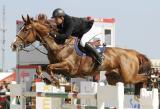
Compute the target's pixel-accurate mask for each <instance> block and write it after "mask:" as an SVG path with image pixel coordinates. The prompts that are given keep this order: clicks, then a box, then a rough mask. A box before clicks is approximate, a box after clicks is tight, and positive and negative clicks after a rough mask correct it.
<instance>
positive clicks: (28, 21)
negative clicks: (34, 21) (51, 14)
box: [27, 14, 31, 23]
mask: <svg viewBox="0 0 160 109" xmlns="http://www.w3.org/2000/svg"><path fill="white" fill-rule="evenodd" d="M27 23H31V19H30V17H29V15H28V14H27Z"/></svg>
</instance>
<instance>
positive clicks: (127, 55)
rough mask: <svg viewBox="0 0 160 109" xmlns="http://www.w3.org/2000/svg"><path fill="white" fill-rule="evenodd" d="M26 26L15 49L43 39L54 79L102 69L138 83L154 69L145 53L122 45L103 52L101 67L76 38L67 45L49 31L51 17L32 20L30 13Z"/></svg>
mask: <svg viewBox="0 0 160 109" xmlns="http://www.w3.org/2000/svg"><path fill="white" fill-rule="evenodd" d="M22 19H23V21H24V25H23V27H22V28H21V30H20V31H19V32H18V34H17V37H16V40H15V41H14V42H13V43H12V45H11V47H12V50H13V51H15V50H16V49H17V48H18V47H19V46H20V45H24V46H28V45H30V44H32V43H33V42H35V41H39V42H40V43H42V44H43V46H44V47H45V48H46V49H47V50H48V59H49V61H50V65H48V69H49V71H52V72H48V73H49V74H50V75H51V78H52V79H53V80H54V81H56V83H58V80H57V79H56V78H54V74H55V73H57V72H63V73H65V74H66V75H69V76H75V77H84V76H87V75H89V76H93V75H96V74H98V73H99V71H107V72H112V70H116V71H117V73H118V74H119V75H120V77H121V81H122V82H123V83H125V84H138V83H142V82H146V81H147V79H148V78H149V74H150V70H151V62H150V60H149V59H148V58H147V57H146V56H145V55H143V54H141V53H139V52H137V51H135V50H131V49H123V48H118V47H108V48H106V49H105V50H104V52H103V57H104V59H103V62H102V64H101V65H100V66H98V67H97V66H96V65H95V61H94V60H93V59H92V58H91V57H89V56H79V55H78V54H77V53H76V51H75V49H74V43H75V39H74V38H73V37H70V38H69V39H68V40H66V42H65V43H64V44H58V43H56V41H55V40H54V38H53V37H51V36H50V35H49V34H48V33H49V32H50V25H49V23H48V22H47V19H43V20H42V19H41V20H32V19H31V18H30V17H29V16H28V15H27V18H26V19H24V17H23V16H22Z"/></svg>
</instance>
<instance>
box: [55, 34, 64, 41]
mask: <svg viewBox="0 0 160 109" xmlns="http://www.w3.org/2000/svg"><path fill="white" fill-rule="evenodd" d="M54 37H55V39H56V40H57V41H58V42H61V43H64V42H65V40H66V36H65V34H55V36H54Z"/></svg>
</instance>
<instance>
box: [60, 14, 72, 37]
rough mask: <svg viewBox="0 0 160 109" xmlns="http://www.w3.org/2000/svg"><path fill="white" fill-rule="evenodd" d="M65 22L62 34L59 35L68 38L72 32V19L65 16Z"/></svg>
mask: <svg viewBox="0 0 160 109" xmlns="http://www.w3.org/2000/svg"><path fill="white" fill-rule="evenodd" d="M65 20H66V22H65V24H64V26H65V31H64V33H63V34H59V36H60V37H65V38H68V37H69V36H71V34H72V32H73V28H74V23H73V21H72V18H71V17H69V16H67V17H66V18H65Z"/></svg>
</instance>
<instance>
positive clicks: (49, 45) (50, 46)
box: [41, 35, 60, 51]
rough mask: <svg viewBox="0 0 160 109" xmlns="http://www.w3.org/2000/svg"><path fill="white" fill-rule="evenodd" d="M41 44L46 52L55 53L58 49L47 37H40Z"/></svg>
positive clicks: (52, 40)
mask: <svg viewBox="0 0 160 109" xmlns="http://www.w3.org/2000/svg"><path fill="white" fill-rule="evenodd" d="M41 43H42V44H43V46H44V47H45V48H46V49H47V50H53V51H57V50H59V49H60V46H59V45H58V44H57V43H56V42H55V41H54V39H53V38H52V37H51V36H49V35H46V36H43V37H41Z"/></svg>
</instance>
